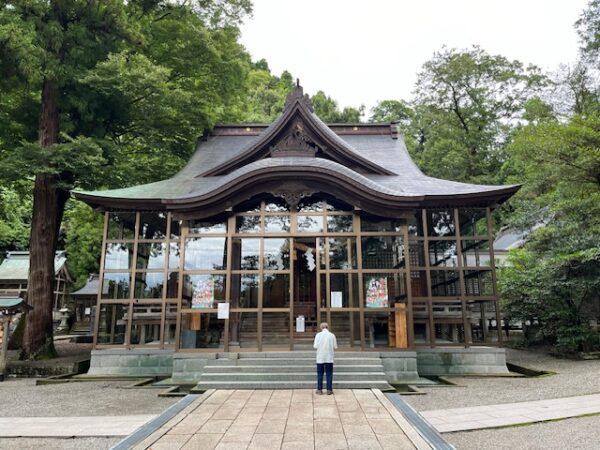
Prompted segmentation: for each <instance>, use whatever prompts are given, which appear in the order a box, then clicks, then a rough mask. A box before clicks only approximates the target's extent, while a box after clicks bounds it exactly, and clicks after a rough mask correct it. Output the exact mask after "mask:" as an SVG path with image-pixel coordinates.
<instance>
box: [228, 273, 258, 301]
mask: <svg viewBox="0 0 600 450" xmlns="http://www.w3.org/2000/svg"><path fill="white" fill-rule="evenodd" d="M231 279H232V281H231V307H232V308H258V288H259V276H258V275H239V274H233V275H232V276H231Z"/></svg>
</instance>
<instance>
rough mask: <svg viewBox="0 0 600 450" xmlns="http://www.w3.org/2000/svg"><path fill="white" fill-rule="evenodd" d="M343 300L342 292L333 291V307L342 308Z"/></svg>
mask: <svg viewBox="0 0 600 450" xmlns="http://www.w3.org/2000/svg"><path fill="white" fill-rule="evenodd" d="M343 298H344V297H343V294H342V291H331V307H332V308H341V307H342V300H343Z"/></svg>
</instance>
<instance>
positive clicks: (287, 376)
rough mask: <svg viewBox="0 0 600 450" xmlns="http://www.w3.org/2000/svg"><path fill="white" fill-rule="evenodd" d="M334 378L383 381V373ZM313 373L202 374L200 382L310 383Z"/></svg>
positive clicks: (313, 376) (342, 375) (347, 374)
mask: <svg viewBox="0 0 600 450" xmlns="http://www.w3.org/2000/svg"><path fill="white" fill-rule="evenodd" d="M333 373H334V378H335V379H337V380H339V381H385V380H386V378H385V373H384V372H353V373H345V372H341V373H340V372H336V371H335V370H334V371H333ZM315 376H316V375H315V373H314V372H288V373H285V372H280V373H229V372H221V373H219V372H215V373H202V375H200V381H199V382H202V381H221V382H227V381H292V382H293V381H310V380H314V379H315Z"/></svg>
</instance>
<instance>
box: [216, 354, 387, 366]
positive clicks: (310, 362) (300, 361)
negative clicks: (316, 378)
mask: <svg viewBox="0 0 600 450" xmlns="http://www.w3.org/2000/svg"><path fill="white" fill-rule="evenodd" d="M314 364H315V356H314V355H313V356H312V357H310V358H293V359H292V358H290V359H285V358H240V359H213V360H210V362H209V364H208V365H210V366H271V367H272V366H288V365H302V366H311V367H312V366H314ZM335 365H336V366H346V365H349V366H381V359H379V358H362V359H359V358H342V357H336V358H335Z"/></svg>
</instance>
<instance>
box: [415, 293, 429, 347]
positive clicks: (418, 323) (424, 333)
mask: <svg viewBox="0 0 600 450" xmlns="http://www.w3.org/2000/svg"><path fill="white" fill-rule="evenodd" d="M413 324H414V328H413V329H414V339H415V343H418V344H425V343H427V342H429V333H430V331H429V307H428V305H427V303H425V302H413Z"/></svg>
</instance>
